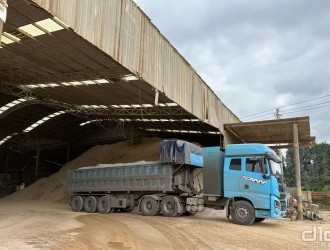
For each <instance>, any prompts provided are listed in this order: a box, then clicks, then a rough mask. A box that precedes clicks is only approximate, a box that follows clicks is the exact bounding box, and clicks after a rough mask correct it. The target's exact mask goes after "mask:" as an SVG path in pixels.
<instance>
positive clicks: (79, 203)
mask: <svg viewBox="0 0 330 250" xmlns="http://www.w3.org/2000/svg"><path fill="white" fill-rule="evenodd" d="M71 209H72V211H74V212H81V211H83V209H84V198H83V197H82V196H80V195H75V196H73V197H72V198H71Z"/></svg>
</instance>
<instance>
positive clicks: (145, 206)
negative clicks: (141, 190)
mask: <svg viewBox="0 0 330 250" xmlns="http://www.w3.org/2000/svg"><path fill="white" fill-rule="evenodd" d="M140 210H141V212H142V214H143V215H146V216H154V215H157V214H158V213H159V204H158V202H157V201H156V200H155V199H153V198H151V197H145V198H143V199H142V201H141V203H140Z"/></svg>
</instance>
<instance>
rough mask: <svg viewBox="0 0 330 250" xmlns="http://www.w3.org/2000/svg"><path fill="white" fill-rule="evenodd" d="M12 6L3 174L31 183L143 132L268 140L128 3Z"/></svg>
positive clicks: (0, 89)
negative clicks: (101, 147) (97, 149)
mask: <svg viewBox="0 0 330 250" xmlns="http://www.w3.org/2000/svg"><path fill="white" fill-rule="evenodd" d="M7 11H8V13H7V20H6V22H5V23H4V25H3V34H2V37H1V48H0V172H5V173H10V174H12V175H13V176H14V178H15V179H16V180H20V181H21V180H22V179H24V182H26V183H32V182H33V181H35V180H37V179H38V178H40V177H42V176H48V175H50V174H52V173H54V172H56V171H58V169H59V168H61V166H62V165H63V164H65V163H66V162H68V161H70V160H72V159H74V158H75V157H76V156H78V155H80V154H81V153H82V152H84V151H85V150H86V149H88V148H90V147H91V146H94V145H98V144H110V143H114V142H118V141H122V140H128V139H134V138H141V137H161V138H179V139H185V140H189V141H193V142H198V143H199V144H201V145H209V146H210V145H221V146H225V145H226V144H228V143H233V142H241V141H243V142H249V141H253V142H254V141H258V142H264V141H263V140H261V139H262V138H261V135H259V137H254V138H255V139H251V138H250V137H251V132H247V131H246V128H247V127H246V126H245V127H244V128H245V132H244V131H243V129H242V127H240V125H242V123H241V121H240V120H239V118H238V117H237V116H236V115H235V114H233V113H232V112H231V111H230V110H229V109H228V108H227V107H226V106H225V105H224V104H223V103H222V101H221V100H220V99H219V98H218V97H217V96H216V94H215V93H214V92H213V91H212V90H211V88H210V87H209V86H208V85H207V84H206V83H205V82H204V81H203V80H202V79H201V77H200V76H199V75H198V74H197V72H196V71H195V70H194V69H193V68H192V67H191V65H190V64H189V63H188V62H187V61H186V60H185V59H184V58H183V57H182V56H181V55H180V54H179V53H178V51H177V50H176V49H175V48H174V47H173V46H172V45H171V44H170V43H169V41H168V40H167V39H166V38H165V37H164V36H163V35H162V34H161V33H160V31H159V30H158V29H157V27H155V26H154V25H153V24H152V22H151V20H150V19H149V18H148V17H147V16H146V15H145V14H144V13H143V12H142V11H141V9H140V8H139V7H138V6H137V5H136V4H135V3H134V2H133V1H132V0H112V1H106V0H98V1H95V0H85V1H72V0H9V1H8V9H7ZM290 124H291V122H289V123H287V124H286V125H285V126H287V127H288V126H289V127H290V126H291V125H290ZM250 125H251V124H250ZM251 126H252V125H251ZM251 126H250V129H251V128H252V127H251ZM275 126H276V125H275ZM239 127H240V128H239ZM287 127H286V128H287ZM303 127H305V130H304V132H303V133H304V134H305V135H306V136H305V137H306V138H305V139H306V141H304V142H306V144H310V143H312V142H313V141H314V139H313V137H311V136H310V135H309V134H310V131H309V119H304V125H303ZM253 128H254V129H255V128H256V127H255V126H254V127H253ZM283 129H284V128H283ZM283 129H282V133H283V131H284V130H283ZM249 131H251V130H249ZM245 137H246V138H248V139H244V138H245ZM290 138H291V137H290V136H289V137H287V138H286V139H285V140H286V141H285V142H286V143H287V142H288V141H289V140H290ZM282 139H283V138H282V137H278V138H277V139H276V140H272V141H271V142H272V143H281V142H282ZM265 141H266V140H265ZM291 141H292V140H291Z"/></svg>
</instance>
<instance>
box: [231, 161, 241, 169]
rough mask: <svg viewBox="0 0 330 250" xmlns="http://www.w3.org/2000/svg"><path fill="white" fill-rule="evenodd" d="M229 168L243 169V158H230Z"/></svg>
mask: <svg viewBox="0 0 330 250" xmlns="http://www.w3.org/2000/svg"><path fill="white" fill-rule="evenodd" d="M229 169H230V170H236V171H240V170H241V169H242V161H241V159H231V160H230V165H229Z"/></svg>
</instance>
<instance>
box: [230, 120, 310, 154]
mask: <svg viewBox="0 0 330 250" xmlns="http://www.w3.org/2000/svg"><path fill="white" fill-rule="evenodd" d="M294 124H297V128H298V136H299V144H300V147H311V146H313V145H314V142H315V137H313V136H311V135H310V124H309V117H308V116H306V117H295V118H289V119H279V120H267V121H256V122H240V123H232V124H225V125H224V128H225V130H227V131H229V132H230V133H231V134H232V135H233V136H235V138H236V142H238V143H263V144H270V145H271V146H272V147H273V148H292V146H293V139H294V129H293V125H294Z"/></svg>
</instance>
